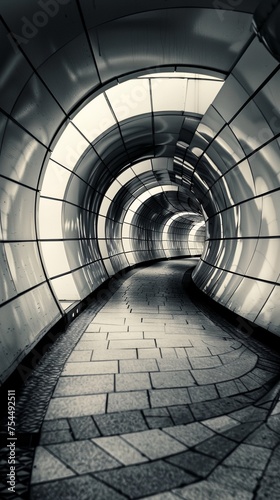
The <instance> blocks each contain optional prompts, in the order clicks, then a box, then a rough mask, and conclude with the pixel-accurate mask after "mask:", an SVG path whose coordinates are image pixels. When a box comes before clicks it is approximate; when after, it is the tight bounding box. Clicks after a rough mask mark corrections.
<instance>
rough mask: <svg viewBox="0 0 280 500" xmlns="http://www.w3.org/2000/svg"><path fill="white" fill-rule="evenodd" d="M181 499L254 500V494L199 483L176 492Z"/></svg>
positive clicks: (205, 482)
mask: <svg viewBox="0 0 280 500" xmlns="http://www.w3.org/2000/svg"><path fill="white" fill-rule="evenodd" d="M174 493H176V494H178V495H179V496H180V497H181V498H185V499H187V500H198V499H199V500H204V499H213V500H214V499H215V500H237V499H238V500H252V499H253V494H252V493H249V492H248V491H242V490H240V489H238V488H229V487H227V486H225V485H219V484H218V483H216V482H212V481H209V480H208V481H206V480H204V481H200V482H199V483H196V484H193V485H190V486H186V487H184V488H181V489H179V490H177V489H176V490H174Z"/></svg>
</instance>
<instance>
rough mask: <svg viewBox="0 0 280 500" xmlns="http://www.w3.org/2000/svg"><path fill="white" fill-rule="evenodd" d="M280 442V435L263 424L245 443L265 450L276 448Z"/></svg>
mask: <svg viewBox="0 0 280 500" xmlns="http://www.w3.org/2000/svg"><path fill="white" fill-rule="evenodd" d="M279 441H280V436H279V434H277V433H276V432H274V431H273V430H271V429H269V427H268V426H267V425H266V424H263V425H261V426H260V427H258V429H257V430H256V431H255V432H253V433H252V434H250V436H248V437H247V438H246V440H245V443H247V444H253V445H255V446H262V447H264V448H274V447H275V446H276V445H277V444H278V443H279ZM279 465H280V464H279Z"/></svg>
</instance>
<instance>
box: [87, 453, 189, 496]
mask: <svg viewBox="0 0 280 500" xmlns="http://www.w3.org/2000/svg"><path fill="white" fill-rule="evenodd" d="M95 476H96V477H97V478H99V479H101V480H102V481H104V482H105V483H107V484H109V485H110V486H112V487H114V488H118V490H119V491H121V492H122V493H123V494H124V495H127V497H128V498H130V499H135V498H141V497H143V496H145V495H152V494H154V493H160V492H161V491H163V492H164V491H166V490H171V489H173V488H177V487H180V486H181V485H183V484H188V483H190V482H192V481H194V477H193V476H191V475H190V474H188V473H187V472H185V471H183V470H182V469H179V468H177V467H175V466H174V465H172V464H167V463H165V462H163V461H161V460H160V461H155V462H152V463H149V464H140V465H132V466H130V467H125V468H122V469H118V470H114V471H110V472H98V473H96V474H95ZM113 498H114V497H113Z"/></svg>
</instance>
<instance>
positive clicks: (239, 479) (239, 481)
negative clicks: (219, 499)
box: [210, 465, 262, 492]
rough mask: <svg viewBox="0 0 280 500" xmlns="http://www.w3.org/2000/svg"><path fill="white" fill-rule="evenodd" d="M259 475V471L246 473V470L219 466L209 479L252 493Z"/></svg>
mask: <svg viewBox="0 0 280 500" xmlns="http://www.w3.org/2000/svg"><path fill="white" fill-rule="evenodd" d="M261 475H262V473H261V471H259V470H252V469H251V470H250V472H248V469H246V468H241V467H225V466H224V465H220V466H218V467H217V468H216V469H215V471H214V472H212V474H211V477H210V479H211V481H215V482H217V483H219V484H221V485H223V484H224V485H225V486H230V487H232V488H238V489H241V490H248V491H250V492H253V491H254V490H255V488H256V486H257V483H258V480H259V479H260V477H261Z"/></svg>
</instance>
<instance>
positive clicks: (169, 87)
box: [151, 78, 188, 112]
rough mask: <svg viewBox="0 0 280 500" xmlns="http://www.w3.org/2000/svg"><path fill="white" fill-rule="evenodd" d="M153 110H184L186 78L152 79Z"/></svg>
mask: <svg viewBox="0 0 280 500" xmlns="http://www.w3.org/2000/svg"><path fill="white" fill-rule="evenodd" d="M151 87H152V101H153V110H154V111H155V112H157V111H162V110H164V111H185V109H186V108H185V103H186V98H187V88H188V80H186V79H181V78H172V79H162V80H152V81H151Z"/></svg>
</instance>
